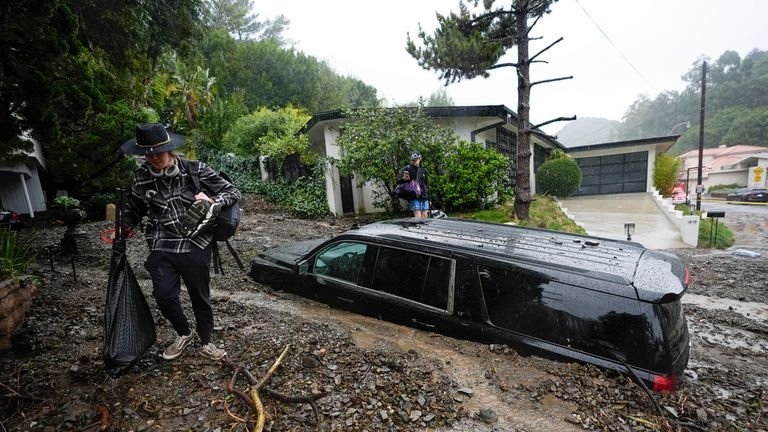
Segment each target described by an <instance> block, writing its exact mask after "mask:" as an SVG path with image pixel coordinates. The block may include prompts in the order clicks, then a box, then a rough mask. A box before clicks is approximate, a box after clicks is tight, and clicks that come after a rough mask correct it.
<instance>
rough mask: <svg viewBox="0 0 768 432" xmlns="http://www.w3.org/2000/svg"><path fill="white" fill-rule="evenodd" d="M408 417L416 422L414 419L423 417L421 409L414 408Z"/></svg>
mask: <svg viewBox="0 0 768 432" xmlns="http://www.w3.org/2000/svg"><path fill="white" fill-rule="evenodd" d="M408 418H409V419H410V420H411V421H412V422H414V421H416V420H418V419H420V418H421V411H419V410H413V411H411V413H410V415H409V416H408Z"/></svg>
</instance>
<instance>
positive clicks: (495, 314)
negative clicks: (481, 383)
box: [251, 218, 689, 391]
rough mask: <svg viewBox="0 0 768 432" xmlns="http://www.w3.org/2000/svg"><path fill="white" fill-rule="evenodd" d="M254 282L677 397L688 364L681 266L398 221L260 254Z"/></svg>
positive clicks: (624, 250) (584, 244) (614, 247)
mask: <svg viewBox="0 0 768 432" xmlns="http://www.w3.org/2000/svg"><path fill="white" fill-rule="evenodd" d="M251 277H253V278H254V279H255V280H256V281H259V282H262V283H268V284H271V285H272V286H273V287H274V288H280V289H285V290H288V291H293V292H296V293H298V294H300V295H303V296H306V297H310V298H314V299H317V300H320V301H323V302H325V303H329V304H332V305H335V306H338V307H341V308H344V309H348V310H352V311H355V312H358V313H363V314H366V315H369V316H374V317H378V318H380V319H384V320H388V321H393V322H398V323H402V324H406V325H410V326H414V327H418V328H422V329H425V330H430V331H435V332H440V333H443V334H446V335H449V336H454V337H458V338H464V339H470V340H476V341H480V342H485V343H502V344H510V345H512V346H514V347H516V348H517V349H518V350H519V351H520V352H521V353H529V354H531V353H532V354H538V355H545V356H548V357H554V358H559V359H566V360H575V361H580V362H586V363H591V364H595V365H598V366H601V367H606V368H611V369H616V370H619V371H621V372H623V373H627V372H629V373H630V374H631V375H632V376H634V377H635V378H637V379H641V380H643V381H644V382H646V383H648V384H650V385H651V386H652V387H653V389H654V390H656V391H672V390H674V388H675V386H676V381H677V378H678V377H679V376H680V375H681V374H682V373H683V370H684V369H685V367H686V364H687V363H688V354H689V339H688V327H687V324H686V320H685V316H684V315H683V309H682V306H681V303H680V297H681V296H682V295H683V293H684V292H685V290H686V288H687V282H688V272H687V269H685V267H684V266H683V264H682V262H681V261H680V259H679V258H677V257H676V256H674V255H671V254H667V253H662V252H657V251H652V250H648V249H645V248H644V247H643V246H642V245H640V244H638V243H633V242H626V241H617V240H609V239H603V238H596V237H588V236H582V235H575V234H567V233H562V232H555V231H547V230H540V229H532V228H522V227H517V226H512V225H502V224H495V223H486V222H477V221H470V220H462V219H452V218H447V219H399V220H392V221H386V222H378V223H374V224H371V225H366V226H363V227H360V228H355V229H351V230H349V231H347V232H345V233H343V234H340V235H338V236H336V237H334V238H332V239H330V240H323V239H318V240H310V241H304V242H299V243H295V244H292V245H289V246H283V247H277V248H273V249H269V250H267V251H264V252H263V253H261V254H260V255H259V256H258V257H257V258H256V259H255V260H254V261H253V262H252V265H251Z"/></svg>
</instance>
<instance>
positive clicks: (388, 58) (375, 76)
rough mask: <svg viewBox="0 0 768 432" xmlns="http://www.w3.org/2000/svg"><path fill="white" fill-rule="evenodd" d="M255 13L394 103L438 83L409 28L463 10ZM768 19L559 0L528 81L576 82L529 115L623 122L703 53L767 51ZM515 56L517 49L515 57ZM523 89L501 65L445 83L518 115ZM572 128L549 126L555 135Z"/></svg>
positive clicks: (731, 5) (276, 0) (368, 4)
mask: <svg viewBox="0 0 768 432" xmlns="http://www.w3.org/2000/svg"><path fill="white" fill-rule="evenodd" d="M499 4H502V2H499ZM255 8H256V10H255V12H257V13H259V14H260V18H261V19H264V18H273V17H275V16H276V15H278V14H283V15H285V16H286V17H287V18H288V19H289V20H290V26H289V28H288V30H287V31H286V33H285V36H286V38H288V39H290V40H292V41H293V42H294V47H295V48H296V49H298V50H301V51H303V52H305V53H306V54H309V55H312V56H315V57H317V58H319V59H321V60H325V61H326V62H327V63H328V64H329V65H330V66H331V67H332V68H333V69H334V70H335V71H336V72H337V73H339V74H341V75H346V76H351V77H355V78H358V79H360V80H362V81H364V82H365V83H367V84H369V85H372V86H374V87H375V88H376V89H377V90H378V95H379V97H383V98H386V100H387V102H388V104H390V105H391V104H405V103H408V102H412V101H415V100H416V99H418V97H419V96H423V97H425V98H427V97H429V95H430V94H431V93H432V92H434V91H435V90H438V89H439V88H440V87H441V86H442V84H443V83H442V82H441V81H440V80H439V79H438V77H437V74H436V73H435V72H433V71H427V70H424V69H421V68H420V67H419V66H418V64H417V63H416V60H415V59H413V58H412V57H411V56H410V55H409V54H408V53H407V52H406V51H405V43H406V34H407V33H410V34H411V36H412V38H414V37H415V35H416V33H417V32H418V29H419V24H421V26H422V27H423V28H424V29H425V30H428V32H429V33H431V30H432V29H434V27H435V26H436V24H437V20H436V18H435V12H440V13H443V14H446V13H447V12H449V11H451V10H454V11H457V10H458V1H453V0H387V1H373V0H323V1H316V0H312V1H310V0H255ZM590 17H591V18H590ZM766 21H768V1H766V0H733V1H730V2H724V1H722V0H560V1H559V2H557V3H555V4H554V6H553V7H552V13H551V14H549V15H547V16H546V17H544V18H543V19H542V20H541V21H540V22H539V23H538V24H537V26H536V28H535V30H534V36H541V37H543V39H541V40H539V41H533V42H532V43H531V48H530V52H531V54H534V53H536V52H538V51H539V50H541V49H543V48H544V47H545V46H547V45H548V44H550V43H551V42H553V41H555V40H556V39H557V38H559V37H563V38H564V40H563V41H561V42H560V43H559V44H557V45H555V46H554V47H553V48H552V49H550V50H549V51H547V52H546V53H545V54H543V55H542V57H540V58H541V59H543V60H546V61H547V62H548V64H535V65H533V66H532V69H531V77H532V79H533V80H534V81H536V80H543V79H549V78H555V77H560V76H568V75H573V76H574V78H573V79H572V80H566V81H561V82H555V83H551V84H543V85H540V86H536V87H534V89H533V91H532V95H531V121H532V122H533V123H534V124H536V123H541V122H544V121H546V120H549V119H551V118H555V117H561V116H571V115H574V114H575V115H577V116H578V117H604V118H608V119H612V120H621V117H622V116H623V114H624V112H625V111H626V109H627V107H629V105H630V104H631V103H632V102H634V101H635V100H636V99H637V97H638V96H639V95H640V94H646V95H648V96H649V97H651V98H653V97H655V96H656V95H657V94H658V93H659V92H661V91H664V90H677V91H680V90H682V89H683V88H684V83H683V81H682V80H681V79H680V77H681V75H683V74H684V73H685V72H687V71H688V70H689V69H690V68H691V65H692V63H693V62H694V61H695V60H696V59H697V58H699V57H700V56H702V55H704V56H707V57H709V58H711V59H712V60H716V59H717V57H719V56H720V54H722V53H723V51H725V50H728V49H730V50H735V51H737V52H738V53H739V54H740V55H741V56H742V57H744V55H746V54H747V53H748V52H749V51H751V50H753V49H755V48H757V49H760V50H767V49H768V22H766ZM601 30H602V31H601ZM603 32H604V33H605V34H603ZM516 55H517V54H516V52H515V51H514V50H512V51H511V52H510V54H508V56H510V57H509V60H508V61H515V59H516ZM516 88H517V82H516V79H515V72H514V69H512V68H503V69H500V70H496V71H493V72H492V73H491V76H490V78H487V79H484V78H475V79H473V80H469V81H462V82H461V83H458V84H457V83H454V84H451V85H449V86H448V87H447V88H446V90H447V92H448V94H449V96H450V97H452V98H453V100H454V102H455V104H456V105H498V104H504V105H506V106H507V107H509V108H510V109H512V110H513V111H517V96H516V93H517V89H516ZM564 124H565V123H555V124H553V125H549V126H546V127H544V128H543V129H544V130H545V131H546V132H548V133H551V134H554V133H556V132H557V131H558V130H559V129H560V128H561V127H562V126H563V125H564Z"/></svg>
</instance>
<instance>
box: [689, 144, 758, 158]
mask: <svg viewBox="0 0 768 432" xmlns="http://www.w3.org/2000/svg"><path fill="white" fill-rule="evenodd" d="M764 151H768V148H766V147H758V146H750V145H735V146H730V147H726V146H720V147H714V148H705V149H704V150H703V151H702V154H703V155H706V156H713V157H715V158H718V157H723V156H729V155H738V154H745V153H759V152H764ZM698 156H699V149H693V150H690V151H688V152H686V153H683V154H682V155H680V157H681V158H683V159H688V158H692V157H698Z"/></svg>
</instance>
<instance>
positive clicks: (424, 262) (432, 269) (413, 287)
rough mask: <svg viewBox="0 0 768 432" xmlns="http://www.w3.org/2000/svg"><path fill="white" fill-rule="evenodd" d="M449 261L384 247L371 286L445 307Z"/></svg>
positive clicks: (441, 307)
mask: <svg viewBox="0 0 768 432" xmlns="http://www.w3.org/2000/svg"><path fill="white" fill-rule="evenodd" d="M450 263H451V261H450V260H447V259H443V258H439V257H436V256H431V255H426V254H422V253H417V252H412V251H408V250H403V249H394V248H387V247H382V248H380V250H379V255H378V258H377V259H376V269H375V271H374V275H373V284H372V285H371V288H373V289H375V290H377V291H382V292H386V293H389V294H393V295H396V296H399V297H403V298H407V299H409V300H413V301H417V302H419V303H424V304H427V305H430V306H434V307H436V308H439V309H443V310H446V309H447V307H448V287H449V282H450V278H451V271H450Z"/></svg>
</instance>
